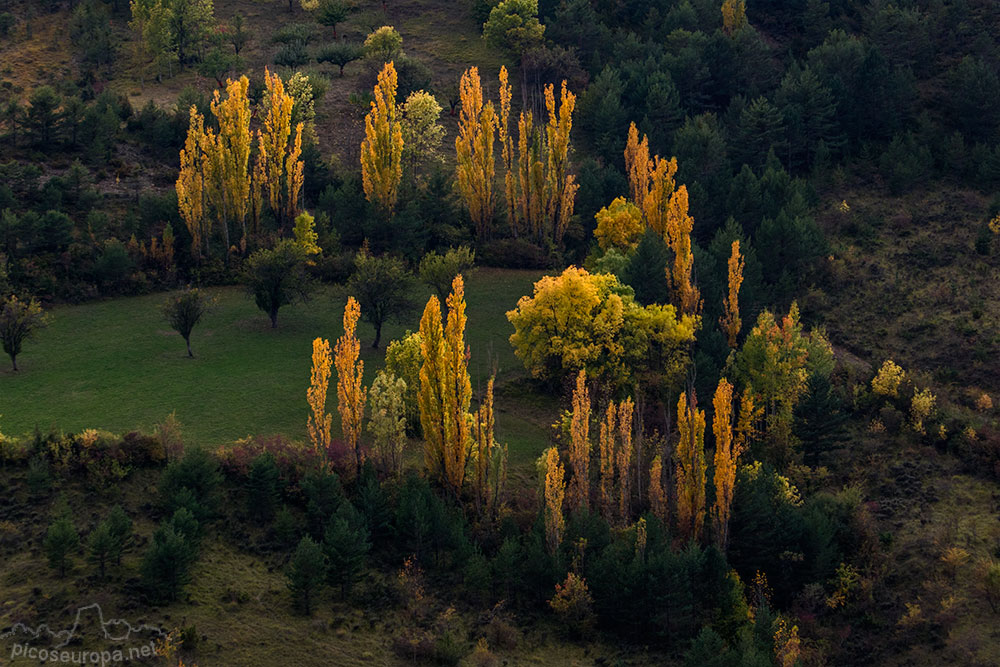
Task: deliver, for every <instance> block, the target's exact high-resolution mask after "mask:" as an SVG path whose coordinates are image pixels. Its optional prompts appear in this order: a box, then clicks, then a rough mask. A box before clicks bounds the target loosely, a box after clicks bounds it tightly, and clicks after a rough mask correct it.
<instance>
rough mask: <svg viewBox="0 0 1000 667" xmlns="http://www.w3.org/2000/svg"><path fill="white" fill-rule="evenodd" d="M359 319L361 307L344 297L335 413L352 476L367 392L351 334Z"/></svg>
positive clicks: (359, 459)
mask: <svg viewBox="0 0 1000 667" xmlns="http://www.w3.org/2000/svg"><path fill="white" fill-rule="evenodd" d="M360 317H361V306H360V305H358V302H357V301H355V299H354V297H350V296H349V297H347V305H345V306H344V335H342V336H341V337H340V338H339V339H338V340H337V345H336V346H335V347H334V352H333V353H334V365H335V366H336V368H337V412H339V413H340V428H341V431H342V433H343V434H344V442H345V443H346V445H347V448H348V450H349V451H351V452H353V453H354V473H355V474H357V473H360V472H361V463H362V461H363V456H362V452H361V422H362V420H363V419H364V416H365V400H366V399H367V396H368V392H367V390H366V389H365V387H364V385H363V384H362V377H363V375H364V370H365V362H364V361H362V360H361V359H359V356H360V354H361V343H360V342H359V341H358V337H357V335H356V334H355V331H356V329H357V326H358V319H359V318H360Z"/></svg>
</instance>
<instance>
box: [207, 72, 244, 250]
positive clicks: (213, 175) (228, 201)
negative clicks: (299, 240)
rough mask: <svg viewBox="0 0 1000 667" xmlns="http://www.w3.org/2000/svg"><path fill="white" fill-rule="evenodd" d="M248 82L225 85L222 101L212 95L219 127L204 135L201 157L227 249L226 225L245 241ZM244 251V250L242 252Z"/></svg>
mask: <svg viewBox="0 0 1000 667" xmlns="http://www.w3.org/2000/svg"><path fill="white" fill-rule="evenodd" d="M249 89H250V80H249V79H247V78H246V77H245V76H241V77H240V78H239V79H238V80H236V81H233V80H229V81H227V82H226V98H225V99H222V96H221V95H220V94H219V91H218V90H216V91H215V96H214V98H213V99H212V104H211V108H212V114H213V115H214V116H215V118H216V120H217V121H218V123H219V133H218V134H216V133H215V132H214V131H213V130H211V129H209V130H208V131H207V132H206V134H205V141H204V143H203V144H202V145H203V149H202V150H203V153H204V156H205V159H204V164H205V165H206V168H207V169H206V173H205V183H206V186H207V187H206V192H207V194H208V200H209V202H211V204H212V207H213V208H214V209H215V213H216V216H217V218H218V220H219V224H220V226H221V227H222V235H223V239H224V240H225V243H226V257H227V258H228V253H229V249H230V243H229V224H230V223H231V222H232V223H238V224H239V226H240V231H241V237H240V238H241V245H243V243H242V241H245V238H246V217H247V213H248V212H249V208H250V206H249V204H250V143H251V141H250V98H249V97H248V96H247V92H248V91H249ZM242 249H243V250H245V249H246V248H245V246H243V248H242Z"/></svg>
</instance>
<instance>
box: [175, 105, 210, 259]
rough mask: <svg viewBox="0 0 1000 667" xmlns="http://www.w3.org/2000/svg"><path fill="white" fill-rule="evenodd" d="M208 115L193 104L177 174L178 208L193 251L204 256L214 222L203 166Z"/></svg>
mask: <svg viewBox="0 0 1000 667" xmlns="http://www.w3.org/2000/svg"><path fill="white" fill-rule="evenodd" d="M206 141H207V137H206V136H205V117H204V116H202V115H201V114H200V113H198V109H197V107H195V106H194V105H192V106H191V111H190V121H189V124H188V133H187V139H186V140H185V141H184V148H182V149H181V153H180V157H181V168H180V173H179V174H178V176H177V183H176V190H177V207H178V209H179V210H180V214H181V219H182V220H184V224H185V226H187V229H188V233H190V234H191V254H192V255H194V256H195V258H198V257H200V256H201V251H202V243H204V244H205V248H206V250H207V249H208V245H209V242H210V238H209V237H210V236H211V222H210V218H209V217H208V215H207V212H206V210H205V207H206V203H205V197H206V192H205V168H204V166H203V162H204V158H203V153H204V145H205V143H206Z"/></svg>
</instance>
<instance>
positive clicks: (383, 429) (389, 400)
mask: <svg viewBox="0 0 1000 667" xmlns="http://www.w3.org/2000/svg"><path fill="white" fill-rule="evenodd" d="M406 390H407V385H406V381H405V380H403V379H402V378H399V377H396V376H395V375H392V374H391V373H389V372H387V371H379V373H378V374H377V375H376V376H375V381H374V382H372V386H371V389H370V390H369V395H368V397H369V399H370V401H371V419H370V420H369V422H368V432H369V433H371V436H372V443H373V445H374V446H373V453H374V458H375V464H376V466H377V467H378V469H379V470H380V471H381V473H382V474H383V475H385V476H387V477H395V478H398V477H399V476H400V475H401V474H402V473H403V448H404V446H405V445H406V404H405V399H404V397H405V395H406Z"/></svg>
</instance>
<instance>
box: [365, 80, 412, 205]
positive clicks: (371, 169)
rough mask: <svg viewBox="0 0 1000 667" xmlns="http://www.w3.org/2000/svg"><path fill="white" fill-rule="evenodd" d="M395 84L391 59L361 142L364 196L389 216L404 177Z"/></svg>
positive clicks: (366, 120) (400, 126) (375, 93)
mask: <svg viewBox="0 0 1000 667" xmlns="http://www.w3.org/2000/svg"><path fill="white" fill-rule="evenodd" d="M396 86H397V77H396V68H395V66H394V64H393V63H392V62H388V63H386V64H385V66H384V67H383V68H382V71H381V72H379V75H378V82H377V83H376V84H375V89H374V91H373V94H374V98H375V99H374V100H373V101H372V103H371V110H370V111H369V112H368V115H367V116H366V117H365V138H364V140H363V141H362V142H361V177H362V184H363V186H364V190H365V197H366V198H367V199H368V201H369V202H370V203H371V204H373V205H374V206H375V207H376V208H377V209H378V210H379V212H380V213H381V214H382V215H383V216H384V217H385V218H387V219H388V218H391V217H392V214H393V212H394V210H395V208H396V198H397V196H398V194H399V183H400V181H401V180H402V178H403V128H402V124H401V123H400V119H399V111H398V109H397V107H396Z"/></svg>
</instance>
